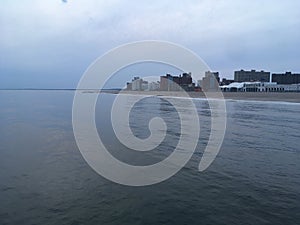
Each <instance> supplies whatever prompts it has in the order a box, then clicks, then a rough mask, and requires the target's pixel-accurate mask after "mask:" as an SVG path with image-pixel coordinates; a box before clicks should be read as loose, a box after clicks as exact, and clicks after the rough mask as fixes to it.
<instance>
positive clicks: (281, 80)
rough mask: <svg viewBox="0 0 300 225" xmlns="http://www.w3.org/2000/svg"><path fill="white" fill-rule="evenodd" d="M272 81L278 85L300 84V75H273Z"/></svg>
mask: <svg viewBox="0 0 300 225" xmlns="http://www.w3.org/2000/svg"><path fill="white" fill-rule="evenodd" d="M272 81H273V82H277V83H278V84H300V74H299V73H292V72H286V73H273V74H272Z"/></svg>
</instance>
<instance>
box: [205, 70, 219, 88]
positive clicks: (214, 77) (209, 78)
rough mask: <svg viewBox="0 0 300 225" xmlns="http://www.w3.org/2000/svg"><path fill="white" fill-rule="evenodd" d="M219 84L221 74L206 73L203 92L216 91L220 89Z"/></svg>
mask: <svg viewBox="0 0 300 225" xmlns="http://www.w3.org/2000/svg"><path fill="white" fill-rule="evenodd" d="M219 83H220V77H219V72H211V71H206V72H205V76H204V77H203V79H202V81H201V88H202V90H203V91H216V90H218V89H219Z"/></svg>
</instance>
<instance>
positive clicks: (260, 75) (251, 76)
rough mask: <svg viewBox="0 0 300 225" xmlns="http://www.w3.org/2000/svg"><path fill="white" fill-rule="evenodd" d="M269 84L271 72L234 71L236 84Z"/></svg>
mask: <svg viewBox="0 0 300 225" xmlns="http://www.w3.org/2000/svg"><path fill="white" fill-rule="evenodd" d="M253 81H261V82H269V81H270V72H265V71H263V70H262V71H256V70H250V71H246V70H240V71H234V82H253Z"/></svg>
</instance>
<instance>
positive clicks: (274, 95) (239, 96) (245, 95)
mask: <svg viewBox="0 0 300 225" xmlns="http://www.w3.org/2000/svg"><path fill="white" fill-rule="evenodd" d="M76 90H77V91H82V92H85V93H107V94H118V93H119V91H120V89H117V88H115V89H103V90H101V91H99V90H95V89H81V90H78V89H74V88H7V89H5V88H2V89H0V91H76ZM122 93H123V94H131V95H153V96H173V97H185V95H183V94H182V93H181V92H180V91H128V90H123V91H122ZM186 93H188V95H189V96H190V97H191V98H206V97H205V94H204V92H186ZM222 93H223V96H224V98H225V99H232V100H252V101H275V102H293V103H300V92H222Z"/></svg>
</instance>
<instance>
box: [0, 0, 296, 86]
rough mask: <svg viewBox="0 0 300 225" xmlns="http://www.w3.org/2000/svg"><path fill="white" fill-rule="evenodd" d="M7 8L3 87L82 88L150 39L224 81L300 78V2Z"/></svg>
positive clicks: (1, 41) (31, 1) (75, 1)
mask: <svg viewBox="0 0 300 225" xmlns="http://www.w3.org/2000/svg"><path fill="white" fill-rule="evenodd" d="M1 4H2V7H1V8H0V16H1V18H0V32H1V36H0V57H1V64H0V80H1V82H0V88H22V87H25V88H26V87H40V88H74V87H76V85H77V83H78V81H79V79H80V77H81V75H82V74H83V72H84V71H85V70H86V69H87V67H88V66H89V64H90V63H92V62H93V61H94V60H95V59H96V58H97V57H99V56H101V55H102V54H104V53H105V52H106V51H108V50H110V49H111V48H114V47H116V46H118V45H121V44H125V43H127V42H132V41H140V40H145V39H146V40H148V39H155V40H164V41H171V42H174V43H178V44H180V45H183V46H185V47H187V48H189V49H191V50H192V51H194V52H195V53H197V54H198V55H199V56H200V57H201V58H202V59H203V60H204V61H205V62H206V63H207V64H208V65H209V66H210V67H211V69H212V70H213V71H219V72H220V75H221V77H227V78H232V77H233V71H234V70H239V69H257V70H267V71H271V72H285V71H293V72H300V68H299V58H300V53H299V50H298V46H299V44H300V29H299V28H300V11H299V8H300V2H299V1H296V0H295V1H268V0H267V1H259V0H255V1H233V0H227V1H223V0H220V1H208V0H205V1H189V2H183V1H152V2H151V3H150V4H149V3H146V2H141V1H138V2H134V1H121V0H113V1H97V0H68V1H62V0H45V1H38V0H26V1H8V0H4V1H2V2H1ZM136 75H139V74H136ZM129 79H130V77H129Z"/></svg>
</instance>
